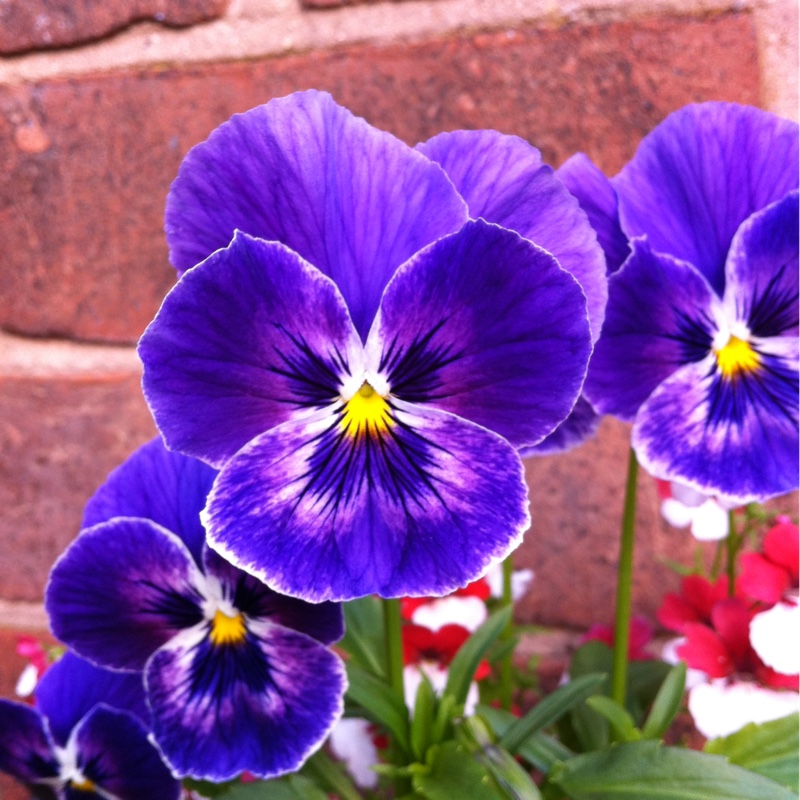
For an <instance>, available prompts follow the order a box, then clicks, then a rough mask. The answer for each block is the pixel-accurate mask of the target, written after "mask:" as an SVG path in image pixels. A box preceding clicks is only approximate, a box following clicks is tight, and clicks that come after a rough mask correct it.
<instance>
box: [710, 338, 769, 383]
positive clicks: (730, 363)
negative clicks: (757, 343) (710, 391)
mask: <svg viewBox="0 0 800 800" xmlns="http://www.w3.org/2000/svg"><path fill="white" fill-rule="evenodd" d="M716 352H717V364H718V365H719V370H720V372H721V373H722V375H723V377H725V378H735V377H736V376H737V375H738V374H739V373H740V372H755V371H756V369H758V366H759V364H760V363H761V359H760V358H759V357H758V353H756V351H755V350H753V348H752V347H750V344H749V343H748V342H745V341H743V340H742V339H739V338H737V337H736V336H731V337H730V339H728V341H727V343H726V345H725V346H724V347H723V348H721V349H719V350H717V351H716Z"/></svg>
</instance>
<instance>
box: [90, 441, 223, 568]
mask: <svg viewBox="0 0 800 800" xmlns="http://www.w3.org/2000/svg"><path fill="white" fill-rule="evenodd" d="M216 474H217V473H216V470H214V469H212V468H211V467H209V466H208V465H207V464H204V463H203V462H202V461H199V460H198V459H196V458H189V457H187V456H184V455H181V454H180V453H171V452H170V451H169V450H167V448H166V447H165V446H164V443H163V442H162V441H161V439H159V438H157V439H153V440H152V441H150V442H148V443H147V444H145V445H143V446H142V447H140V448H139V449H138V450H136V452H134V453H133V454H132V455H131V456H130V457H129V458H128V459H127V460H126V461H125V462H124V463H123V464H121V465H120V466H119V467H117V468H116V469H115V470H113V471H112V472H111V473H110V474H109V476H108V478H106V481H105V483H103V485H102V486H101V487H100V488H99V489H98V490H97V491H96V492H95V493H94V495H92V497H91V499H90V500H89V502H88V503H87V504H86V508H85V510H84V512H83V524H82V526H81V527H82V528H90V527H92V526H93V525H97V524H99V523H101V522H107V521H108V520H110V519H111V518H112V517H141V518H143V519H149V520H152V521H153V522H155V523H156V524H157V525H160V526H161V527H162V528H166V529H167V530H168V531H170V532H172V533H175V534H177V535H178V536H179V537H180V538H181V539H182V540H183V543H184V544H185V545H186V546H187V547H188V548H189V550H190V552H191V554H192V555H193V556H194V559H195V561H196V562H197V563H198V564H200V563H201V557H202V552H203V544H204V542H205V540H206V532H205V530H204V529H203V526H202V524H201V522H200V511H202V509H203V506H205V504H206V497H207V496H208V493H209V491H211V484H212V483H213V482H214V478H215V477H216Z"/></svg>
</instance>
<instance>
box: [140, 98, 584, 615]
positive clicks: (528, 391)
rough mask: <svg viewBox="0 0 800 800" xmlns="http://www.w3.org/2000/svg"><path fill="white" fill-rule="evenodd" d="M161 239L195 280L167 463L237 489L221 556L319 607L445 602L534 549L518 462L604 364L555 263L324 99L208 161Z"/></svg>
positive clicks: (193, 165)
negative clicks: (477, 215) (370, 599)
mask: <svg viewBox="0 0 800 800" xmlns="http://www.w3.org/2000/svg"><path fill="white" fill-rule="evenodd" d="M586 225H587V227H588V223H586ZM166 228H167V236H168V240H169V243H170V248H171V257H172V260H173V263H174V264H175V266H176V267H177V268H178V270H179V271H180V272H182V273H185V274H183V276H182V278H181V279H180V281H179V282H178V284H177V286H176V287H175V288H174V289H173V290H172V291H171V292H170V294H169V295H168V296H167V298H166V300H165V301H164V304H163V306H162V308H161V311H160V312H159V314H158V316H157V317H156V319H155V320H154V321H153V323H152V324H151V325H150V327H149V328H148V330H147V331H146V332H145V335H144V336H143V338H142V340H141V343H140V345H139V352H140V354H141V356H142V360H143V361H144V364H145V372H144V390H145V396H146V397H147V400H148V403H149V404H150V407H151V409H152V411H153V414H154V416H155V419H156V422H157V424H158V426H159V428H160V430H161V431H162V433H163V435H164V438H165V440H166V442H167V445H168V446H169V447H171V448H174V449H176V450H179V451H182V452H185V453H188V454H190V455H193V456H195V457H198V458H202V459H204V460H205V461H207V462H208V463H210V464H212V465H214V466H216V467H219V468H221V470H222V471H221V473H220V475H219V477H218V478H217V480H216V483H215V485H214V489H213V491H212V493H211V495H210V498H209V502H208V505H207V507H206V510H205V512H204V521H205V523H206V527H207V529H208V535H209V543H210V544H211V546H212V547H213V548H214V549H215V550H217V551H218V552H220V553H222V554H223V555H225V557H226V558H228V559H230V560H231V561H233V562H234V563H235V564H236V565H237V566H239V567H241V568H242V569H244V570H246V571H247V572H249V573H251V574H253V575H256V576H258V577H259V578H261V579H262V580H264V581H265V582H266V583H267V584H268V585H269V586H271V587H272V588H274V589H276V590H277V591H281V592H284V593H287V594H290V595H294V596H297V597H302V598H304V599H306V600H312V601H321V600H326V599H327V600H330V599H333V600H341V599H348V598H352V597H357V596H361V595H365V594H369V593H373V592H375V593H378V594H381V595H383V596H385V597H392V596H402V595H415V596H419V595H426V594H432V593H433V594H446V593H448V592H449V591H452V590H453V589H455V588H456V587H458V586H461V585H464V584H466V583H467V582H469V581H470V580H472V579H473V578H475V577H477V576H478V575H480V574H481V573H482V572H483V571H485V569H486V568H487V567H488V566H489V565H490V564H491V563H492V561H494V560H496V559H499V558H502V557H504V556H505V555H506V554H507V553H508V552H510V551H511V550H512V549H513V548H514V547H515V546H516V545H517V544H518V543H519V541H520V539H521V536H522V533H523V531H524V530H525V529H526V528H527V527H528V524H529V516H528V511H527V489H526V486H525V482H524V479H523V470H522V464H521V462H520V460H519V456H518V455H517V452H516V450H515V448H518V447H522V446H525V445H533V444H536V443H538V442H540V441H541V440H542V439H543V438H544V437H545V436H547V435H548V434H549V433H550V432H551V431H552V430H553V428H554V427H555V426H556V425H557V424H558V423H560V422H561V421H562V420H563V419H564V418H565V417H566V416H567V415H568V414H569V413H570V411H571V409H572V407H573V405H574V404H575V401H576V399H577V397H578V394H579V392H580V389H581V386H582V382H583V378H584V374H585V370H586V363H587V360H588V357H589V353H590V350H591V336H590V329H589V322H588V319H587V310H586V308H587V306H586V298H585V296H584V293H583V291H582V290H581V287H580V285H579V284H578V283H577V281H576V280H575V279H574V278H573V277H572V276H571V275H570V274H569V273H567V272H565V271H564V270H563V269H562V268H561V267H560V266H559V263H558V262H557V261H556V259H555V258H554V257H553V256H552V255H550V254H549V253H548V252H546V251H544V250H542V249H541V248H540V247H537V246H536V245H534V244H532V243H531V242H530V241H528V240H527V239H524V238H522V237H521V236H520V235H518V234H517V233H515V232H512V231H510V230H507V229H505V228H503V227H500V226H499V225H496V224H490V223H488V222H486V221H484V220H476V221H469V220H468V210H467V205H466V203H465V201H464V199H463V198H462V196H461V195H460V194H459V193H458V191H457V190H456V188H455V187H454V185H453V183H452V182H451V181H450V180H449V179H448V176H447V175H446V174H445V172H444V171H443V170H442V168H441V167H440V166H439V165H438V164H437V163H435V162H434V161H432V160H431V159H430V158H427V157H426V156H425V155H423V154H422V153H421V152H417V151H415V150H413V149H411V148H409V147H407V146H406V145H404V144H403V143H402V142H400V141H399V140H397V139H395V138H394V137H393V136H390V135H389V134H387V133H383V132H381V131H378V130H376V129H374V128H372V127H370V126H369V125H368V124H367V123H366V122H365V121H364V120H362V119H358V118H356V117H354V116H353V115H352V114H350V113H349V112H348V111H346V110H345V109H343V108H341V107H339V106H337V105H336V104H335V103H334V102H333V100H332V99H331V98H330V96H328V95H325V94H321V93H318V92H306V93H301V94H296V95H292V96H291V97H288V98H283V99H280V100H273V101H271V102H270V103H268V104H267V105H265V106H261V107H259V108H256V109H253V110H251V111H249V112H247V113H245V114H240V115H236V116H234V117H233V118H232V119H231V120H230V121H229V122H227V123H225V124H224V125H222V126H221V127H220V128H218V129H217V130H216V131H215V132H214V133H213V134H212V135H211V137H210V138H209V139H208V141H207V142H205V143H203V144H201V145H198V146H197V147H195V148H194V149H193V150H192V151H191V152H190V153H189V155H188V156H187V157H186V159H185V161H184V163H183V165H182V167H181V170H180V173H179V175H178V178H177V180H176V181H175V183H174V184H173V187H172V190H171V192H170V197H169V200H168V203H167V219H166ZM581 235H583V234H581ZM231 239H232V241H231ZM562 239H563V242H562V244H561V246H562V249H563V250H564V252H565V253H566V252H568V251H570V247H569V232H568V231H565V232H564V235H563V237H562ZM581 246H582V245H581V244H580V243H577V244H575V247H574V248H573V249H575V250H580V247H581ZM587 247H588V245H587ZM576 258H577V257H576ZM198 262H202V263H199V265H198V266H194V265H195V264H198Z"/></svg>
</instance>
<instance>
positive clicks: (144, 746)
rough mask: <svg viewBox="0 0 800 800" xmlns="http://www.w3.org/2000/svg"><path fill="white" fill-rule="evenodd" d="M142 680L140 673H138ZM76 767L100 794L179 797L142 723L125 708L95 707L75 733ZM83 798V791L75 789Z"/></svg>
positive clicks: (133, 799) (143, 799)
mask: <svg viewBox="0 0 800 800" xmlns="http://www.w3.org/2000/svg"><path fill="white" fill-rule="evenodd" d="M137 677H138V678H139V681H140V682H141V681H142V678H141V676H137ZM74 746H75V750H76V753H77V765H76V766H77V767H78V769H79V770H80V772H81V775H82V776H84V777H85V778H87V779H88V780H89V781H91V783H92V784H94V786H95V787H97V789H98V790H101V791H102V792H103V794H100V793H99V792H98V796H99V797H103V798H105V797H107V796H108V795H109V794H110V795H112V796H113V797H114V798H115V800H117V799H118V800H155V798H158V800H178V797H179V796H180V794H181V786H180V783H179V782H178V781H177V780H175V778H173V777H172V775H171V774H170V772H169V770H168V769H167V767H166V765H165V764H164V762H163V761H162V760H161V756H160V755H159V754H158V751H157V750H156V748H155V747H153V745H152V744H151V743H150V742H149V741H148V740H147V730H146V729H145V727H144V726H143V725H142V724H141V722H140V721H139V720H138V719H136V718H135V717H133V716H131V715H130V714H127V713H125V712H124V711H117V710H115V709H112V708H109V707H107V706H104V705H100V706H97V707H96V708H95V709H94V710H93V711H92V712H91V713H89V715H88V716H87V717H86V718H85V719H84V720H82V722H81V723H80V726H79V727H78V728H77V729H76V730H75V733H74ZM76 794H77V797H83V796H85V795H86V792H83V793H81V792H77V793H76Z"/></svg>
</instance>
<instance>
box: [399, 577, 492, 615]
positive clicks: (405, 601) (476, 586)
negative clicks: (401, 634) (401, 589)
mask: <svg viewBox="0 0 800 800" xmlns="http://www.w3.org/2000/svg"><path fill="white" fill-rule="evenodd" d="M489 595H490V591H489V584H488V583H487V581H486V579H485V578H478V580H476V581H472V583H468V584H467V585H466V586H464V587H463V588H461V589H456V590H455V591H454V592H451V593H450V594H448V595H445V596H446V597H477V598H478V599H479V600H488V599H489ZM438 599H440V598H438V597H403V598H402V599H401V600H400V613H401V614H402V616H403V619H411V618H412V617H413V616H414V612H415V611H416V610H417V609H418V608H419V607H420V606H424V605H425V603H430V602H431V601H433V600H438Z"/></svg>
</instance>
